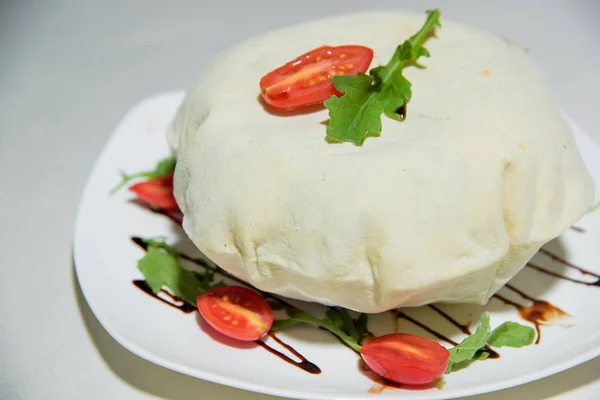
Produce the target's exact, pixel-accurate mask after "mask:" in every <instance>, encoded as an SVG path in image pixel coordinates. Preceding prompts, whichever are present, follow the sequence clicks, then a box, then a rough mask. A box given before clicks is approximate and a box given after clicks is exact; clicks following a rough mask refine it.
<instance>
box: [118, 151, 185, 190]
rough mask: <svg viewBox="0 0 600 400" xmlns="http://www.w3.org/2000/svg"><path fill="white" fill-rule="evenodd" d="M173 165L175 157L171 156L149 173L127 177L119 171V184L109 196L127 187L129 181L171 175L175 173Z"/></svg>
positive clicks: (143, 172)
mask: <svg viewBox="0 0 600 400" xmlns="http://www.w3.org/2000/svg"><path fill="white" fill-rule="evenodd" d="M175 163H176V159H175V156H174V155H171V156H169V157H167V158H165V159H162V160H160V161H159V162H158V164H156V166H155V167H154V169H153V170H150V171H142V172H137V173H135V174H131V175H127V174H125V173H124V172H123V171H121V172H120V174H121V182H119V183H118V184H117V186H115V187H114V188H112V190H111V191H110V194H113V193H115V192H117V191H119V190H120V189H121V188H122V187H123V186H125V185H127V184H128V183H129V182H130V181H132V180H134V179H137V178H147V179H152V178H159V177H161V176H165V175H169V174H172V173H173V172H174V171H175Z"/></svg>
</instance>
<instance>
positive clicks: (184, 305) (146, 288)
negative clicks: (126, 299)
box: [133, 279, 196, 314]
mask: <svg viewBox="0 0 600 400" xmlns="http://www.w3.org/2000/svg"><path fill="white" fill-rule="evenodd" d="M133 284H134V285H135V287H137V288H138V289H140V290H141V291H142V292H144V293H146V294H147V295H148V296H150V297H154V298H155V299H156V300H158V301H160V302H162V303H164V304H166V305H168V306H169V307H173V308H176V309H177V310H179V311H181V312H182V313H184V314H190V313H192V312H194V311H196V307H194V306H193V305H191V304H190V303H188V302H186V301H184V300H182V299H180V298H179V297H177V296H173V295H172V294H171V293H169V292H167V291H166V290H163V289H161V290H160V292H159V293H162V294H163V295H165V296H166V297H168V298H169V299H170V300H171V301H172V302H171V301H167V300H165V299H163V298H162V297H160V296H159V295H158V294H157V293H154V292H153V291H152V288H151V287H150V285H148V283H147V282H146V281H144V280H141V279H138V280H135V281H133Z"/></svg>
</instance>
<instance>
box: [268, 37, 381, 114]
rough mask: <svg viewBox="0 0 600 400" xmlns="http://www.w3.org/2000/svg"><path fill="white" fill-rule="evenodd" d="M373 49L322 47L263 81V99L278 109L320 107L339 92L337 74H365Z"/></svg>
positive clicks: (274, 71) (280, 68)
mask: <svg viewBox="0 0 600 400" xmlns="http://www.w3.org/2000/svg"><path fill="white" fill-rule="evenodd" d="M372 60H373V50H371V49H370V48H368V47H364V46H354V45H348V46H337V47H331V46H322V47H319V48H316V49H314V50H311V51H309V52H308V53H306V54H302V55H301V56H299V57H298V58H296V59H295V60H293V61H290V62H288V63H287V64H285V65H283V66H281V67H279V68H277V69H275V70H273V71H271V72H269V73H268V74H267V75H265V76H263V77H262V79H261V80H260V89H261V94H262V97H263V99H264V100H265V101H266V102H267V104H269V105H270V106H272V107H273V108H276V109H279V110H293V109H295V108H300V107H304V106H308V105H312V104H321V103H323V102H324V101H325V100H327V99H328V98H330V97H331V96H332V95H334V94H335V95H339V94H340V93H339V92H338V91H337V90H336V89H335V88H334V87H333V83H332V78H333V77H334V76H336V75H356V74H357V73H359V72H365V71H366V70H367V69H368V68H369V65H371V61H372Z"/></svg>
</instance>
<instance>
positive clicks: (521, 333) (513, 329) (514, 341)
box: [488, 321, 535, 347]
mask: <svg viewBox="0 0 600 400" xmlns="http://www.w3.org/2000/svg"><path fill="white" fill-rule="evenodd" d="M534 338H535V330H534V329H533V328H531V327H529V326H525V325H521V324H518V323H516V322H510V321H507V322H505V323H503V324H502V325H500V326H499V327H497V328H496V329H494V330H493V331H492V333H491V335H490V338H489V340H488V344H489V345H490V346H494V347H502V346H508V347H523V346H529V345H530V344H531V343H533V339H534Z"/></svg>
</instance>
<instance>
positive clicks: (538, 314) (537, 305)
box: [493, 284, 570, 344]
mask: <svg viewBox="0 0 600 400" xmlns="http://www.w3.org/2000/svg"><path fill="white" fill-rule="evenodd" d="M505 287H506V288H507V289H510V290H512V291H513V292H515V293H517V294H518V295H519V296H521V297H522V298H524V299H525V300H529V301H531V302H532V304H531V305H530V306H524V305H522V304H519V303H517V302H515V301H512V300H509V299H507V298H506V297H504V296H502V295H499V294H498V293H496V294H494V296H493V297H495V298H496V299H498V300H500V301H502V302H503V303H504V304H508V305H511V306H513V307H515V308H516V309H517V311H518V312H519V315H520V316H521V318H523V319H524V320H526V321H529V322H531V323H532V324H533V325H535V330H536V332H537V337H536V339H535V344H540V340H541V338H542V330H541V326H542V325H546V324H545V323H546V322H549V321H552V320H555V319H561V318H567V317H570V315H569V314H568V313H566V312H565V311H563V310H561V309H560V308H558V307H556V306H555V305H554V304H552V303H550V302H547V301H545V300H538V299H535V298H533V297H531V296H529V295H528V294H526V293H525V292H523V291H522V290H520V289H517V288H516V287H514V286H513V285H511V284H506V285H505Z"/></svg>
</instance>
